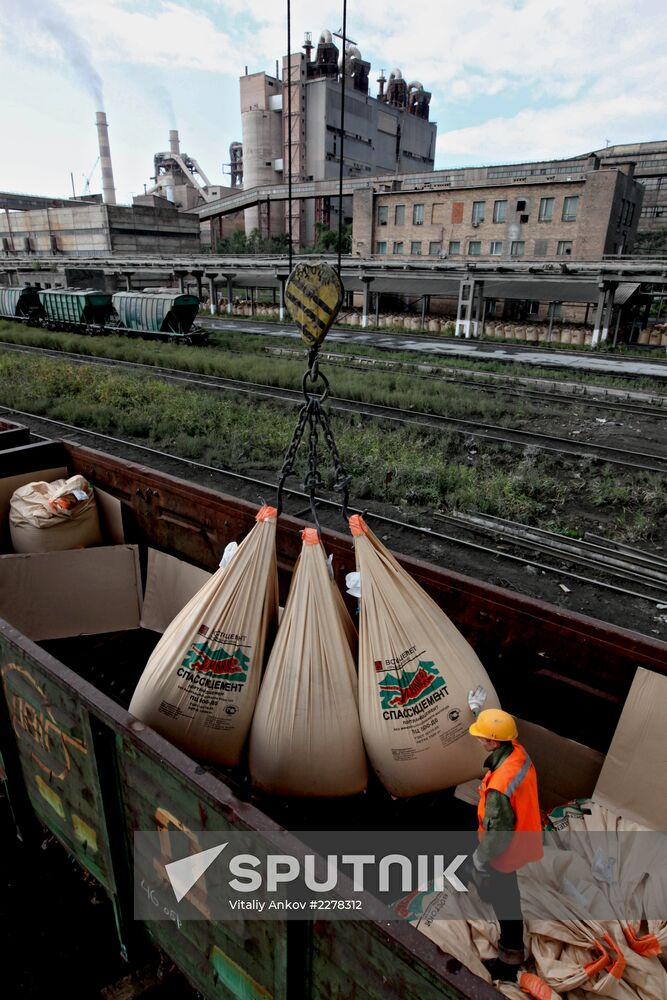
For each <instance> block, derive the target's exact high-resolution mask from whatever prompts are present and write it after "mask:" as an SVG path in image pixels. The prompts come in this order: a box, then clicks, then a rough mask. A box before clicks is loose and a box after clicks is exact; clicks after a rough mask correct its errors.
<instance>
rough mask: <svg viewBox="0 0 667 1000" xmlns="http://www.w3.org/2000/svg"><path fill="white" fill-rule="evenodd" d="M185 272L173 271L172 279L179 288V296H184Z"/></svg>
mask: <svg viewBox="0 0 667 1000" xmlns="http://www.w3.org/2000/svg"><path fill="white" fill-rule="evenodd" d="M187 273H188V272H187V271H174V277H175V278H176V279H177V280H178V284H179V287H180V289H181V295H184V294H185V278H186V276H187Z"/></svg>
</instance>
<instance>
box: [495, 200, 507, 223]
mask: <svg viewBox="0 0 667 1000" xmlns="http://www.w3.org/2000/svg"><path fill="white" fill-rule="evenodd" d="M506 219H507V202H506V201H494V203H493V221H494V222H505V220H506Z"/></svg>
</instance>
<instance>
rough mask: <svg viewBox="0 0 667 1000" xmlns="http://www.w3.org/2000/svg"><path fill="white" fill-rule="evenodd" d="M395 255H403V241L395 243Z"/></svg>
mask: <svg viewBox="0 0 667 1000" xmlns="http://www.w3.org/2000/svg"><path fill="white" fill-rule="evenodd" d="M394 253H403V240H399V241H398V242H397V243H394Z"/></svg>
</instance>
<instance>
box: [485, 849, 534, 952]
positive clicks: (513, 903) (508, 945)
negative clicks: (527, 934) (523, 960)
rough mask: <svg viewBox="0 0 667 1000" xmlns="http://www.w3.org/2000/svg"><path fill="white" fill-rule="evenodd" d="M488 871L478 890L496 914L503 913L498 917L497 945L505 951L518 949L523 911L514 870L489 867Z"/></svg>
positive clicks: (521, 936)
mask: <svg viewBox="0 0 667 1000" xmlns="http://www.w3.org/2000/svg"><path fill="white" fill-rule="evenodd" d="M488 871H489V874H488V876H486V877H485V878H483V879H480V881H479V882H478V892H479V894H480V896H481V898H482V899H483V900H484V901H485V902H487V903H490V904H491V906H492V907H493V908H494V910H495V911H496V914H498V913H502V914H503V918H502V920H501V919H500V917H498V923H499V924H500V941H499V942H498V944H499V946H500V947H501V948H503V949H506V950H507V951H518V950H520V949H522V948H523V913H522V911H521V895H520V893H519V882H518V879H517V875H516V872H499V871H497V870H496V869H495V868H491V867H490V868H489V869H488Z"/></svg>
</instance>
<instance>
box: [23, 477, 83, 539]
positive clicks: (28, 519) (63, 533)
mask: <svg viewBox="0 0 667 1000" xmlns="http://www.w3.org/2000/svg"><path fill="white" fill-rule="evenodd" d="M9 530H10V533H11V538H12V545H13V547H14V551H15V552H56V551H62V550H63V549H85V548H89V547H90V546H93V545H101V544H102V534H101V531H100V520H99V516H98V513H97V505H96V503H95V494H94V493H93V488H92V486H91V485H90V483H89V482H88V481H87V480H86V479H84V477H83V476H72V477H71V478H70V479H56V480H55V481H54V482H52V483H28V484H27V485H26V486H21V487H19V489H17V490H15V492H14V493H13V494H12V497H11V500H10V501H9Z"/></svg>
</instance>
